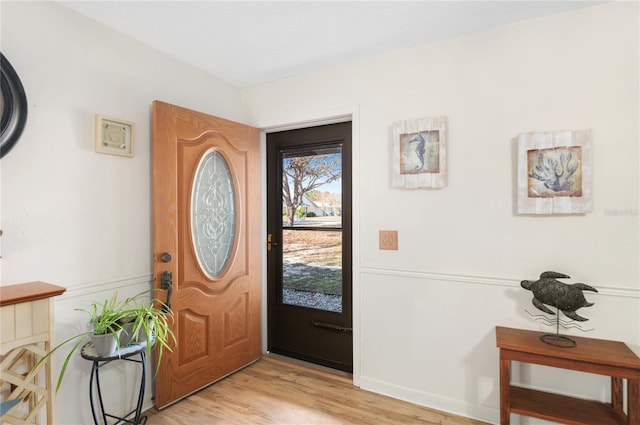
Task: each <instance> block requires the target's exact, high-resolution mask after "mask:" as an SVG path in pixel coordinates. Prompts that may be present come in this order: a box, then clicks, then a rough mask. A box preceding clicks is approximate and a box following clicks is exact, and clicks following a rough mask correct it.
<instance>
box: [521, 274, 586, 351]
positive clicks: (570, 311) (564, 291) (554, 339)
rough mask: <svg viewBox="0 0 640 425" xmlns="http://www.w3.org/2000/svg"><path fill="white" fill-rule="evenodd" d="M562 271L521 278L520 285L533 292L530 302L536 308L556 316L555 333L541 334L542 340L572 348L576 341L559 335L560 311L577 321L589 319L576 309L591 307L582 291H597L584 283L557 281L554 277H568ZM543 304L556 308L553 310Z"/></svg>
mask: <svg viewBox="0 0 640 425" xmlns="http://www.w3.org/2000/svg"><path fill="white" fill-rule="evenodd" d="M569 277H570V276H567V275H566V274H564V273H558V272H552V271H548V272H543V273H542V274H540V279H539V280H536V281H535V282H534V281H530V280H523V281H522V282H520V286H522V287H523V288H524V289H528V290H530V291H531V292H533V299H532V300H531V302H532V303H533V305H534V306H536V308H538V309H539V310H541V311H544V312H545V313H548V314H554V315H555V316H556V333H555V334H547V335H542V336H541V337H540V339H541V340H542V342H544V343H546V344H550V345H554V346H557V347H563V348H572V347H575V346H576V342H575V341H574V340H573V339H571V338H569V337H568V336H564V335H560V311H562V313H563V314H564V315H565V316H567V317H568V318H570V319H573V320H576V321H578V322H585V321H587V320H589V319H587V318H585V317H582V316H579V315H578V314H576V310H577V309H579V308H581V307H591V306H592V305H593V303H589V302H587V300H586V299H585V298H584V294H583V293H582V291H593V292H598V291H597V290H596V289H595V288H593V287H592V286H589V285H585V284H584V283H574V284H572V285H568V284H566V283H562V282H559V281H557V280H556V279H568V278H569ZM545 304H548V305H550V306H553V307H555V308H556V312H553V311H552V310H551V309H549V308H548V307H547V306H546V305H545Z"/></svg>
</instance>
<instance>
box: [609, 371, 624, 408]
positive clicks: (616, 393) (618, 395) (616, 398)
mask: <svg viewBox="0 0 640 425" xmlns="http://www.w3.org/2000/svg"><path fill="white" fill-rule="evenodd" d="M623 398H624V397H623V391H622V378H618V377H615V376H612V377H611V407H613V410H615V411H616V412H621V413H623V407H622V400H623Z"/></svg>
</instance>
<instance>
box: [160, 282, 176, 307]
mask: <svg viewBox="0 0 640 425" xmlns="http://www.w3.org/2000/svg"><path fill="white" fill-rule="evenodd" d="M160 288H162V289H166V290H167V302H166V303H164V304H162V311H163V312H165V313H169V312H170V311H171V295H172V293H173V275H172V274H171V272H162V275H161V276H160Z"/></svg>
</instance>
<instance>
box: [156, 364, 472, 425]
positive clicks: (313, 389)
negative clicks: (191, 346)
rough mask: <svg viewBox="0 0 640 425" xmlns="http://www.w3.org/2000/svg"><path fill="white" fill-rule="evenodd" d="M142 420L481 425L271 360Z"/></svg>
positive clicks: (162, 424) (172, 423) (165, 423)
mask: <svg viewBox="0 0 640 425" xmlns="http://www.w3.org/2000/svg"><path fill="white" fill-rule="evenodd" d="M146 415H147V417H148V421H147V425H176V424H189V425H191V424H198V425H209V424H211V425H214V424H225V425H227V424H229V425H236V424H242V425H245V424H250V425H254V424H255V425H273V424H279V425H284V424H288V425H302V424H305V425H329V424H342V425H350V424H353V425H364V424H372V425H373V424H375V425H395V424H398V425H400V424H402V425H410V424H416V425H418V424H440V425H484V422H479V421H475V420H472V419H467V418H463V417H459V416H454V415H451V414H448V413H443V412H438V411H435V410H430V409H427V408H424V407H421V406H417V405H414V404H411V403H407V402H404V401H399V400H396V399H392V398H389V397H385V396H382V395H379V394H374V393H372V392H369V391H364V390H361V389H359V388H356V387H354V386H353V384H352V382H351V379H350V378H348V377H345V376H341V375H339V374H335V373H330V372H326V371H323V370H320V369H316V368H310V367H307V366H304V365H301V364H297V363H295V362H289V361H287V360H282V359H277V358H273V357H269V356H266V357H264V358H262V359H261V360H259V361H258V362H256V363H254V364H253V365H251V366H249V367H247V368H245V369H243V370H241V371H239V372H236V373H235V374H233V375H231V376H229V377H227V378H225V379H223V380H221V381H219V382H217V383H216V384H214V385H211V386H209V387H207V388H205V389H203V390H201V391H199V392H197V393H196V394H193V395H191V396H190V397H188V398H187V399H185V400H182V401H180V402H178V403H176V404H174V405H172V406H170V407H168V408H166V409H164V410H162V411H157V410H155V409H151V410H148V411H147V412H146Z"/></svg>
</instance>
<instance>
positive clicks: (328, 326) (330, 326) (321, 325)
mask: <svg viewBox="0 0 640 425" xmlns="http://www.w3.org/2000/svg"><path fill="white" fill-rule="evenodd" d="M311 325H312V326H315V327H316V328H322V329H329V330H331V331H336V332H353V328H348V327H346V326H340V325H334V324H333V323H324V322H317V321H315V320H312V321H311Z"/></svg>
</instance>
